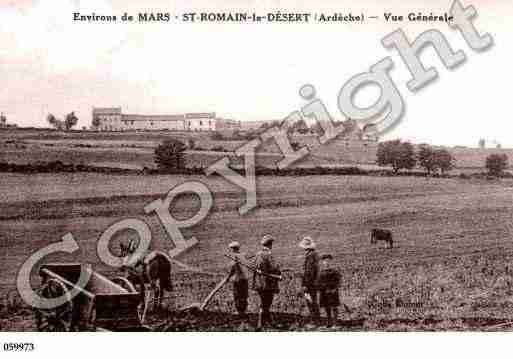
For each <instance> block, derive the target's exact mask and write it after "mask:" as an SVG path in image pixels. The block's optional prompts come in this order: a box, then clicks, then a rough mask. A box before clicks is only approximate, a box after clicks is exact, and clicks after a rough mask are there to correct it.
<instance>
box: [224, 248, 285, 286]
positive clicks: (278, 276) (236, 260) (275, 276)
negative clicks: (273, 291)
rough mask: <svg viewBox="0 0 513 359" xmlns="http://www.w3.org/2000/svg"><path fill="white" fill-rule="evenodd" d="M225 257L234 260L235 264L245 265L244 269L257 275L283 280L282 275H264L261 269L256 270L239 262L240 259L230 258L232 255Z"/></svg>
mask: <svg viewBox="0 0 513 359" xmlns="http://www.w3.org/2000/svg"><path fill="white" fill-rule="evenodd" d="M224 256H225V257H226V258H229V259H231V260H232V261H234V262H237V263H240V264H241V265H243V266H244V267H246V268H248V269H250V270H251V271H253V272H256V273H258V274H260V275H263V276H265V277H270V278H274V279H278V280H282V279H283V278H282V276H281V275H277V274H271V273H264V272H262V271H261V270H260V269H257V268H255V267H253V266H251V265H249V264H247V263H244V262H242V261H241V260H239V259H237V258H234V257H232V256H230V255H228V254H225V255H224Z"/></svg>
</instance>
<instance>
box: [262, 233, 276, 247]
mask: <svg viewBox="0 0 513 359" xmlns="http://www.w3.org/2000/svg"><path fill="white" fill-rule="evenodd" d="M272 242H274V237H273V236H271V235H270V234H266V235H265V236H263V237H262V240H261V241H260V244H261V245H263V246H265V245H268V244H269V243H272Z"/></svg>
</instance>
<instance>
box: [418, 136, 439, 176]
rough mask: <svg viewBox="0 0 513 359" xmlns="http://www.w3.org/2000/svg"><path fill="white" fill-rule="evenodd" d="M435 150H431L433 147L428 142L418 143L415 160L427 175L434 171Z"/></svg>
mask: <svg viewBox="0 0 513 359" xmlns="http://www.w3.org/2000/svg"><path fill="white" fill-rule="evenodd" d="M434 154H435V151H434V150H433V147H431V146H430V145H428V144H425V143H423V144H421V145H419V149H418V152H417V161H418V163H419V166H420V167H422V168H424V169H425V170H426V172H427V174H428V175H430V174H431V172H434V171H436V167H437V166H436V161H435V156H434Z"/></svg>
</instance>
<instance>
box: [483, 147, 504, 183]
mask: <svg viewBox="0 0 513 359" xmlns="http://www.w3.org/2000/svg"><path fill="white" fill-rule="evenodd" d="M507 167H508V156H507V155H506V154H498V153H494V154H491V155H490V156H488V157H486V169H487V170H488V173H489V174H490V175H491V176H496V177H498V176H501V175H502V174H503V173H504V170H505V169H506V168H507Z"/></svg>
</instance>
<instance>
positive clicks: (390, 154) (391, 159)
mask: <svg viewBox="0 0 513 359" xmlns="http://www.w3.org/2000/svg"><path fill="white" fill-rule="evenodd" d="M377 157H378V164H379V165H380V166H392V168H393V170H394V172H395V173H397V172H398V171H399V170H401V169H412V168H414V167H415V164H416V163H417V160H416V159H415V151H414V149H413V145H412V144H411V143H409V142H401V140H393V141H386V142H381V143H380V144H379V145H378V152H377Z"/></svg>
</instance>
